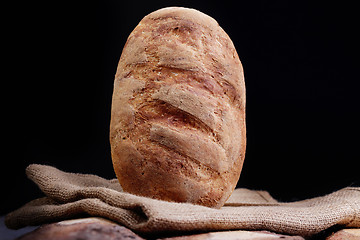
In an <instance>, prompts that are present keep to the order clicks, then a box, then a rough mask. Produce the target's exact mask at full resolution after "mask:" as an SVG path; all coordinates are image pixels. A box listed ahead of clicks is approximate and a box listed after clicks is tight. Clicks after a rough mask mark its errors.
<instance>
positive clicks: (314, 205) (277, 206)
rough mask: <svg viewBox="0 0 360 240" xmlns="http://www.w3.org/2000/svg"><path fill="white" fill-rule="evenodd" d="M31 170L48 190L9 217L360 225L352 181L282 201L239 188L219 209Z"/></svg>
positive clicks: (188, 224) (316, 228) (305, 232)
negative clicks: (318, 193) (346, 185)
mask: <svg viewBox="0 0 360 240" xmlns="http://www.w3.org/2000/svg"><path fill="white" fill-rule="evenodd" d="M26 174H27V176H28V177H29V178H30V179H31V180H32V181H33V182H34V183H36V184H37V185H38V187H39V188H40V189H41V190H42V191H43V192H44V194H45V196H46V197H44V198H40V199H36V200H33V201H31V202H29V203H28V204H25V205H24V206H23V207H21V208H19V209H18V210H15V211H14V212H12V213H9V214H8V215H7V216H6V219H5V223H6V225H7V226H8V227H9V228H13V229H18V228H21V227H24V226H27V225H39V224H43V223H48V222H54V221H60V220H65V219H71V218H75V217H79V216H84V215H90V216H96V217H103V218H107V219H110V220H112V221H114V222H117V223H119V224H121V225H124V226H126V227H128V228H130V229H132V230H134V231H137V232H142V233H160V232H167V231H172V232H187V231H215V230H235V229H242V230H269V231H273V232H278V233H285V234H294V235H302V236H309V235H312V234H316V233H319V232H321V231H323V230H326V229H328V228H330V227H332V226H334V225H341V226H343V227H360V188H358V187H349V188H344V189H341V190H339V191H336V192H334V193H331V194H328V195H325V196H322V197H317V198H312V199H308V200H303V201H297V202H290V203H281V202H278V201H276V200H275V199H273V198H272V197H271V195H270V194H269V193H268V192H266V191H254V190H249V189H243V188H240V189H235V191H234V193H233V194H232V196H231V197H230V198H229V200H228V201H227V203H226V204H225V206H224V207H222V208H221V209H212V208H208V207H203V206H199V205H193V204H189V203H175V202H166V201H161V200H156V199H151V198H146V197H141V196H136V195H133V194H129V193H126V192H123V191H122V189H121V187H120V184H119V183H118V181H117V180H116V179H112V180H107V179H103V178H101V177H98V176H95V175H91V174H77V173H67V172H63V171H60V170H58V169H56V168H54V167H51V166H44V165H37V164H33V165H30V166H29V167H28V168H27V169H26Z"/></svg>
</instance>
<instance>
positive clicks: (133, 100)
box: [110, 7, 246, 208]
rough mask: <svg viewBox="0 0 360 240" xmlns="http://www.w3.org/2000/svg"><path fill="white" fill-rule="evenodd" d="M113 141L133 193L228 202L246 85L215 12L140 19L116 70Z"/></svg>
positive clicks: (172, 12)
mask: <svg viewBox="0 0 360 240" xmlns="http://www.w3.org/2000/svg"><path fill="white" fill-rule="evenodd" d="M110 143H111V154H112V160H113V165H114V170H115V173H116V175H117V177H118V179H119V182H120V184H121V186H122V187H123V189H124V190H125V191H127V192H130V193H133V194H137V195H141V196H146V197H151V198H157V199H162V200H167V201H176V202H190V203H194V204H200V205H204V206H208V207H215V208H219V207H221V206H223V204H224V203H225V201H226V200H227V199H228V197H229V196H230V194H231V193H232V191H233V190H234V188H235V187H236V184H237V181H238V179H239V176H240V172H241V169H242V165H243V161H244V157H245V147H246V128H245V83H244V75H243V68H242V65H241V62H240V59H239V57H238V54H237V52H236V50H235V47H234V45H233V43H232V41H231V40H230V38H229V36H228V35H227V34H226V33H225V31H224V30H223V29H222V28H221V27H220V26H219V25H218V23H217V22H216V21H215V20H214V19H213V18H211V17H209V16H208V15H206V14H204V13H201V12H199V11H197V10H194V9H188V8H180V7H169V8H164V9H160V10H157V11H155V12H153V13H151V14H149V15H147V16H145V17H144V18H143V19H142V20H141V21H140V23H139V24H138V26H137V27H136V28H135V29H134V30H133V32H132V33H131V34H130V36H129V37H128V40H127V42H126V44H125V47H124V49H123V52H122V55H121V58H120V61H119V64H118V68H117V72H116V75H115V81H114V92H113V99H112V109H111V123H110Z"/></svg>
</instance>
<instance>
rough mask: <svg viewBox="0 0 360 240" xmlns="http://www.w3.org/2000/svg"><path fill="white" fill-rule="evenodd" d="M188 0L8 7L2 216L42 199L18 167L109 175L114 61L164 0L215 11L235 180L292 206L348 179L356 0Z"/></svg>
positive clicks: (353, 139) (354, 105)
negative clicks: (232, 90)
mask: <svg viewBox="0 0 360 240" xmlns="http://www.w3.org/2000/svg"><path fill="white" fill-rule="evenodd" d="M75 2H76V3H75ZM194 2H195V1H171V2H169V1H157V0H154V1H144V2H141V1H117V0H116V1H115V0H108V1H99V2H94V1H90V2H89V1H87V2H81V1H80V2H79V1H51V2H49V1H40V2H24V3H18V2H13V6H11V8H12V9H11V10H13V11H14V12H13V13H12V14H9V16H11V18H12V19H13V20H14V21H13V22H14V24H13V25H11V27H10V32H9V34H7V35H6V36H9V38H10V39H11V44H9V45H5V48H7V50H10V52H11V57H9V58H8V61H7V65H6V67H5V70H6V71H7V72H9V74H8V75H5V73H4V76H10V77H7V78H6V79H4V80H7V79H10V80H8V81H6V82H9V83H10V87H7V88H2V89H3V90H9V91H10V93H9V94H6V92H5V91H3V95H7V96H9V97H7V98H6V100H5V101H3V103H5V105H6V110H8V111H6V112H5V113H4V114H3V116H6V118H5V117H4V118H5V120H8V122H7V123H6V124H4V125H3V127H4V128H5V130H6V132H7V133H8V130H10V131H9V133H8V135H6V136H4V138H5V139H6V142H7V145H5V147H3V148H4V149H5V150H7V151H6V153H3V154H4V155H3V156H7V157H6V158H5V157H4V158H3V159H2V163H3V164H4V165H5V166H4V167H2V168H1V169H2V171H3V174H2V179H1V184H2V185H1V189H2V190H3V192H2V194H1V195H2V198H1V205H0V206H1V209H0V210H1V211H0V213H1V214H5V213H7V212H9V211H11V210H14V209H15V208H17V207H19V206H21V205H22V204H24V203H26V202H27V201H29V200H31V199H33V198H35V197H38V196H41V193H40V191H39V190H38V189H37V188H36V187H35V186H34V185H33V183H31V182H30V181H28V180H27V179H26V176H25V174H24V169H25V167H26V166H27V165H28V164H30V163H41V164H49V165H52V166H55V167H57V168H60V169H62V170H65V171H69V172H81V173H93V174H97V175H100V176H102V177H105V178H113V177H115V174H114V173H113V169H112V163H111V156H110V145H109V140H108V138H109V135H108V132H109V123H110V110H111V95H112V85H113V78H114V75H115V72H116V66H117V62H118V60H119V58H120V54H121V51H122V48H123V46H124V44H125V42H126V38H127V37H128V35H129V34H130V32H131V31H132V29H133V28H134V27H135V26H136V25H137V24H138V22H139V21H140V20H141V18H142V17H143V16H145V15H146V14H148V13H150V12H152V11H154V10H156V9H159V8H161V7H166V6H172V5H176V6H185V7H193V8H196V9H198V10H201V11H202V12H204V13H206V14H208V15H210V16H212V17H214V18H215V19H216V20H217V21H218V22H219V24H220V25H221V26H222V27H223V28H224V30H225V31H226V32H227V33H228V34H229V36H230V37H231V39H232V40H233V42H234V45H235V47H236V49H237V51H238V54H239V56H240V59H241V61H242V63H243V66H244V70H245V81H246V86H247V138H248V145H247V152H246V158H245V164H244V168H243V172H242V174H241V178H240V181H239V184H238V186H239V187H246V188H251V189H264V190H267V191H269V192H270V193H271V194H272V195H273V196H274V197H275V198H277V199H279V200H283V201H291V200H296V199H304V198H308V197H313V196H317V195H323V194H326V193H329V192H332V191H334V190H337V189H340V188H343V187H346V186H349V185H355V186H359V173H358V167H357V162H358V161H359V159H360V153H359V150H358V145H359V122H360V118H359V115H360V114H359V113H360V108H359V103H360V101H359V94H358V91H359V87H360V84H359V80H360V79H359V67H358V42H359V41H358V40H359V39H358V38H359V37H358V31H357V29H358V24H359V17H358V16H359V15H358V13H357V12H356V9H357V5H355V2H354V3H353V4H352V5H349V4H348V3H340V2H324V4H323V3H321V1H316V3H315V1H309V2H308V3H307V2H306V1H196V3H194ZM235 2H236V4H235ZM325 3H326V4H325ZM15 20H16V21H15ZM8 65H9V67H7V66H8Z"/></svg>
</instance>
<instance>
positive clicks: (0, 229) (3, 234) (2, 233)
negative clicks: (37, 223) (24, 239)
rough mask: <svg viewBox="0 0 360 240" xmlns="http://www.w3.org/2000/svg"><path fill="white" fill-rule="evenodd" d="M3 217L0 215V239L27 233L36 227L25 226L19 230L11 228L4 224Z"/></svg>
mask: <svg viewBox="0 0 360 240" xmlns="http://www.w3.org/2000/svg"><path fill="white" fill-rule="evenodd" d="M4 219H5V217H4V216H0V239H1V240H14V239H15V238H18V237H20V236H23V235H24V234H27V233H29V232H31V231H33V230H35V229H36V228H37V227H25V228H22V229H19V230H11V229H8V228H7V227H6V226H5V223H4Z"/></svg>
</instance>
